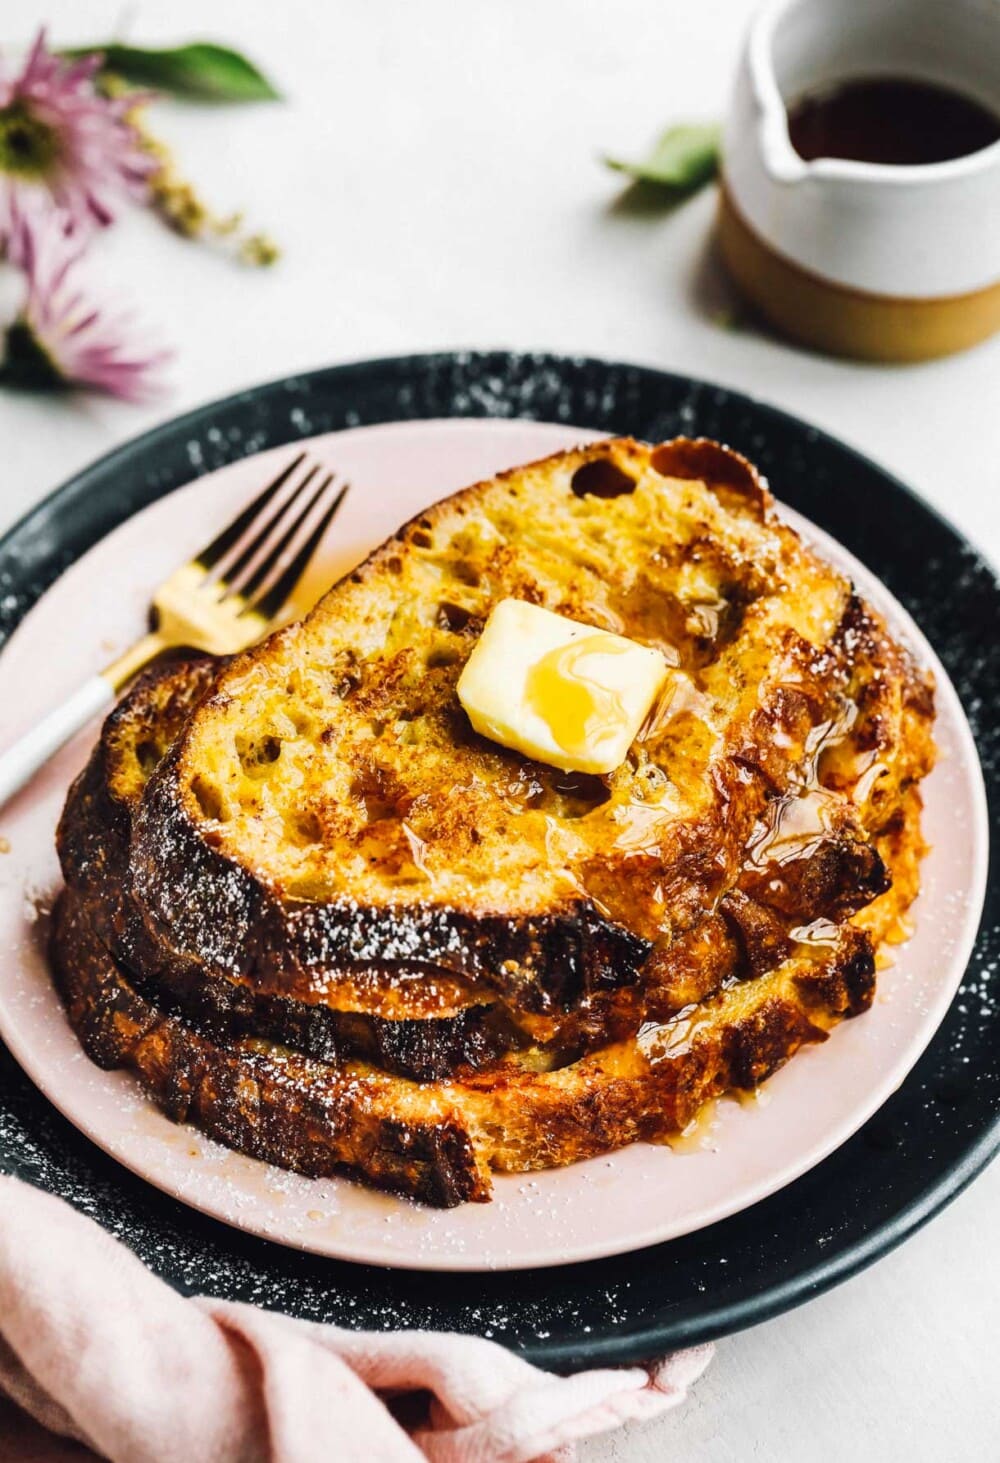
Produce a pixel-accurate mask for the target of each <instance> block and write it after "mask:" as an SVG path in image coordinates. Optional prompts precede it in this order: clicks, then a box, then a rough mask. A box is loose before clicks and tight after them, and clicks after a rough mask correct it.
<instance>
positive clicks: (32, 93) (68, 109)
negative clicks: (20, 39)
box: [0, 30, 159, 250]
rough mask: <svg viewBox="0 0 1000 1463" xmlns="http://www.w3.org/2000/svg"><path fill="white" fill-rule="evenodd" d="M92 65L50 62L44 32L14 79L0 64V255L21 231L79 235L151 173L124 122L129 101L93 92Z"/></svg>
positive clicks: (88, 60) (103, 220)
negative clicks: (46, 230) (53, 229)
mask: <svg viewBox="0 0 1000 1463" xmlns="http://www.w3.org/2000/svg"><path fill="white" fill-rule="evenodd" d="M100 64H101V57H100V56H86V57H84V58H83V59H82V60H78V61H65V60H63V59H62V58H60V57H59V56H55V55H53V54H52V53H51V52H50V51H49V50H47V48H46V44H45V32H44V30H41V31H39V33H38V37H37V39H36V40H35V43H34V45H33V46H32V48H31V52H30V54H29V55H28V58H27V60H26V61H25V63H24V65H23V67H22V68H21V70H20V72H18V73H16V74H11V73H10V72H9V71H8V70H6V69H5V68H3V66H2V64H0V249H2V248H3V247H4V246H5V245H6V247H7V248H8V250H9V249H10V246H11V241H12V239H13V238H14V237H15V236H16V234H17V230H18V228H19V227H20V226H21V225H26V226H28V227H33V228H36V229H40V228H44V227H45V226H46V225H50V226H53V227H56V228H58V229H59V230H60V232H62V233H64V234H73V235H77V236H86V234H87V233H88V232H90V231H91V230H92V229H94V228H98V227H102V226H103V225H105V224H108V223H110V222H111V220H112V218H113V217H114V212H113V210H114V204H115V203H116V202H117V201H118V199H119V198H121V197H122V196H124V195H128V194H133V195H139V194H141V192H142V190H143V188H144V185H145V180H146V179H147V178H148V176H149V174H150V173H151V172H153V171H155V169H156V168H157V167H158V166H159V164H158V163H157V162H156V161H155V159H154V158H153V157H151V156H150V154H149V153H148V152H146V151H145V150H144V149H143V147H142V144H141V141H140V138H139V134H138V133H137V132H136V130H135V128H134V127H133V126H132V125H131V124H130V122H129V121H128V118H127V113H128V111H129V109H130V108H131V107H133V106H135V105H136V100H137V98H136V97H135V95H133V96H131V97H127V98H126V97H117V98H109V97H104V96H102V95H101V94H100V93H99V92H98V91H97V90H96V89H95V87H94V74H95V72H96V71H97V70H98V68H99V67H100Z"/></svg>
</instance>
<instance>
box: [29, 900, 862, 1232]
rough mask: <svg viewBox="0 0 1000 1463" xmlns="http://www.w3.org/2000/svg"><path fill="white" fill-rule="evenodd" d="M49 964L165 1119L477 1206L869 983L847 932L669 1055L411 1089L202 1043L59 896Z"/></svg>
mask: <svg viewBox="0 0 1000 1463" xmlns="http://www.w3.org/2000/svg"><path fill="white" fill-rule="evenodd" d="M52 959H53V967H54V970H55V973H56V979H57V982H58V985H59V989H60V992H61V994H62V996H63V1000H64V1002H65V1004H66V1009H67V1013H68V1015H69V1019H70V1022H71V1024H72V1026H73V1028H74V1030H75V1031H76V1032H77V1033H78V1035H79V1036H80V1039H81V1041H82V1043H83V1045H84V1047H85V1049H86V1050H87V1052H88V1054H89V1055H90V1056H91V1057H92V1058H93V1060H94V1061H96V1062H97V1063H98V1064H99V1065H101V1066H104V1067H118V1066H124V1067H129V1068H131V1069H132V1070H134V1071H135V1072H137V1073H138V1074H139V1076H140V1077H141V1078H142V1080H143V1083H144V1085H145V1086H146V1088H147V1090H148V1091H149V1092H150V1094H151V1095H152V1096H153V1098H154V1099H155V1101H156V1102H157V1104H158V1105H159V1106H160V1107H161V1108H162V1109H163V1110H164V1111H165V1112H166V1113H167V1114H168V1116H170V1117H172V1118H173V1119H174V1120H175V1121H188V1122H192V1123H193V1124H194V1125H195V1126H197V1127H199V1128H201V1129H202V1130H203V1131H204V1132H206V1133H207V1134H208V1135H209V1136H210V1137H213V1138H216V1139H218V1140H219V1141H221V1142H224V1143H226V1144H228V1146H230V1147H233V1148H237V1149H239V1150H240V1151H241V1152H244V1153H248V1154H250V1155H251V1156H252V1157H255V1158H261V1159H264V1160H265V1161H267V1162H270V1163H276V1164H279V1165H280V1166H282V1167H284V1168H290V1169H293V1170H295V1171H297V1172H300V1173H305V1174H309V1175H311V1176H326V1175H329V1174H333V1173H341V1172H344V1173H348V1174H351V1175H352V1176H355V1177H362V1178H364V1180H365V1181H366V1182H367V1183H369V1184H372V1185H373V1186H375V1187H378V1188H386V1189H390V1190H393V1191H395V1192H398V1193H402V1194H407V1195H409V1196H411V1197H413V1198H415V1199H419V1200H421V1201H423V1202H425V1203H429V1204H433V1205H438V1206H446V1207H447V1206H451V1205H454V1204H458V1203H461V1202H463V1201H466V1200H483V1199H486V1198H488V1197H489V1194H490V1183H489V1176H488V1175H489V1170H490V1169H491V1168H495V1169H499V1170H504V1171H508V1172H511V1171H513V1172H520V1171H525V1170H531V1169H537V1168H550V1167H556V1166H560V1165H564V1164H567V1163H573V1162H576V1161H578V1160H579V1159H582V1158H588V1157H593V1156H596V1155H597V1154H600V1153H604V1152H607V1151H608V1150H610V1149H613V1148H617V1147H621V1146H623V1145H625V1144H627V1143H632V1142H635V1141H638V1140H645V1141H658V1140H662V1139H664V1138H666V1137H668V1136H669V1135H670V1134H671V1133H674V1132H676V1131H678V1130H679V1129H681V1128H683V1127H684V1126H685V1125H686V1124H687V1123H688V1122H690V1121H691V1119H692V1118H693V1117H694V1115H695V1114H696V1113H697V1111H698V1109H699V1108H700V1107H701V1106H702V1104H703V1103H704V1102H705V1101H707V1100H709V1099H711V1098H712V1097H717V1096H720V1095H721V1094H722V1093H723V1092H725V1091H728V1090H729V1089H730V1088H732V1087H734V1086H739V1087H752V1086H754V1085H756V1084H757V1083H759V1082H761V1081H763V1080H764V1079H765V1078H766V1077H767V1076H769V1075H770V1074H771V1073H772V1072H773V1071H774V1070H776V1068H777V1067H778V1066H780V1065H781V1064H782V1063H783V1062H784V1061H786V1060H787V1059H788V1058H789V1057H790V1056H791V1055H793V1054H794V1052H796V1051H797V1050H798V1049H799V1047H800V1046H802V1045H803V1043H807V1042H812V1041H820V1040H823V1039H824V1037H825V1035H826V1030H827V1028H828V1026H829V1025H831V1024H832V1023H833V1022H834V1021H835V1020H837V1019H839V1018H840V1017H841V1016H843V1015H846V1014H850V1013H852V1012H853V1011H857V1010H860V1009H864V1007H865V1006H866V1005H867V1004H868V1002H869V1001H870V999H871V992H872V990H873V984H874V982H873V971H874V966H873V962H872V959H871V952H870V947H869V945H868V942H867V941H866V940H865V939H864V938H863V937H859V938H858V939H857V940H856V941H853V940H852V941H848V942H846V948H845V950H844V951H843V952H841V953H840V954H838V956H837V957H836V958H832V957H831V958H828V959H826V960H825V961H821V962H817V963H816V968H815V971H814V974H813V979H812V983H811V985H810V986H809V988H808V994H807V996H806V997H805V998H804V997H803V994H802V992H801V991H800V989H799V987H798V985H797V984H796V982H797V980H798V976H797V975H795V974H791V973H789V974H788V975H782V976H780V977H776V978H774V979H773V980H772V981H770V982H766V983H763V984H762V985H761V988H760V989H759V990H755V989H754V987H753V986H752V985H748V986H745V987H743V988H742V991H743V993H744V995H745V999H743V1000H742V1001H738V1002H737V1001H734V1000H732V999H730V1000H729V1003H728V1004H729V1006H731V1007H732V1010H731V1012H730V1011H729V1010H728V1008H727V998H726V997H718V998H716V999H717V1001H718V1010H717V1011H711V1012H704V1011H703V1012H701V1014H700V1017H699V1024H700V1030H694V1031H693V1032H692V1034H691V1036H690V1039H689V1043H688V1045H687V1046H686V1047H685V1048H684V1049H678V1050H677V1051H676V1054H675V1055H670V1056H667V1055H666V1054H667V1053H668V1052H669V1051H670V1048H671V1043H674V1045H675V1046H676V1042H675V1040H674V1036H673V1034H670V1035H668V1036H664V1037H663V1038H662V1041H663V1053H662V1054H661V1055H657V1052H656V1049H655V1043H654V1041H653V1040H652V1039H650V1040H648V1041H647V1042H646V1043H645V1045H643V1044H642V1043H641V1042H636V1041H633V1042H630V1043H623V1044H620V1045H618V1046H615V1047H611V1048H608V1049H607V1050H606V1051H604V1052H600V1053H596V1054H594V1055H592V1056H590V1057H587V1058H584V1059H583V1060H582V1061H581V1062H579V1063H576V1064H574V1065H573V1066H571V1067H567V1068H562V1069H560V1070H558V1071H556V1072H551V1073H544V1074H537V1073H533V1072H530V1071H525V1070H523V1069H519V1068H517V1066H516V1065H515V1066H511V1065H510V1064H507V1063H498V1064H496V1065H494V1067H492V1068H489V1069H484V1070H482V1071H480V1072H477V1073H475V1074H471V1075H470V1076H469V1077H468V1078H467V1080H466V1081H465V1082H463V1083H457V1082H451V1083H445V1082H442V1083H438V1084H427V1083H425V1084H417V1083H413V1082H410V1081H408V1080H407V1079H405V1078H401V1077H391V1076H388V1075H387V1074H385V1073H381V1072H377V1071H375V1070H374V1069H372V1068H368V1067H365V1066H363V1065H362V1064H360V1063H350V1064H346V1065H333V1064H323V1063H320V1062H317V1061H315V1060H313V1059H310V1058H306V1057H302V1056H299V1055H297V1054H295V1053H290V1052H287V1051H284V1050H282V1049H281V1048H278V1047H272V1046H269V1045H268V1044H266V1043H263V1042H259V1041H256V1042H255V1041H236V1042H230V1043H226V1044H220V1043H217V1042H213V1041H212V1040H211V1039H210V1038H209V1037H207V1036H206V1035H205V1034H204V1033H202V1032H199V1031H196V1030H195V1029H193V1028H192V1027H190V1026H188V1025H187V1024H186V1023H185V1022H183V1021H181V1020H180V1019H179V1018H177V1017H173V1016H170V1015H165V1014H164V1013H163V1012H162V1011H160V1010H158V1009H157V1008H156V1006H154V1005H152V1004H151V1003H149V1002H148V1001H147V1000H145V999H144V998H143V997H142V996H141V995H140V994H139V993H138V992H137V991H136V990H135V988H134V986H133V985H132V984H131V982H130V981H129V979H128V976H127V975H126V973H125V972H124V971H123V970H122V969H121V968H120V967H119V966H118V965H116V964H115V962H114V961H113V959H112V958H111V956H110V954H109V953H108V951H107V950H106V949H105V948H104V947H103V946H102V945H101V944H100V943H99V942H98V941H97V940H95V938H94V935H93V930H92V927H91V924H90V922H89V920H88V919H87V917H86V914H85V912H81V910H80V908H79V907H78V906H77V905H76V904H75V903H74V899H73V896H72V895H71V894H66V895H63V896H62V897H61V899H60V901H59V904H58V906H57V909H56V911H55V917H54V927H53V943H52ZM820 967H822V968H820ZM685 1019H686V1018H685ZM685 1019H682V1020H681V1021H680V1022H679V1023H675V1025H676V1026H677V1027H678V1029H680V1028H682V1027H683V1026H684V1024H685ZM682 1036H683V1033H682Z"/></svg>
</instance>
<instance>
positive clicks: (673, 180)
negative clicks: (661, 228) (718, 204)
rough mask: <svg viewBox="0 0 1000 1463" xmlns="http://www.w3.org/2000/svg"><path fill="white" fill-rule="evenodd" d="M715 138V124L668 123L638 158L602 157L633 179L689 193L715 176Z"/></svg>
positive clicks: (716, 132)
mask: <svg viewBox="0 0 1000 1463" xmlns="http://www.w3.org/2000/svg"><path fill="white" fill-rule="evenodd" d="M719 140H720V129H719V128H718V127H715V126H709V125H702V126H691V125H688V126H683V125H682V126H677V127H668V128H667V130H666V132H664V133H663V134H662V135H661V136H660V138H659V139H658V140H657V142H656V143H655V145H654V146H653V148H652V149H651V151H650V152H649V153H648V154H647V155H646V157H645V158H643V160H642V161H641V162H626V161H624V160H622V159H620V158H613V157H608V158H605V159H604V161H605V162H606V163H607V165H608V167H609V168H614V169H615V170H616V171H617V172H619V173H627V174H628V176H629V177H630V178H633V179H634V180H635V182H637V183H651V184H653V185H654V186H655V187H658V188H669V189H670V190H671V192H673V193H678V194H683V193H693V192H694V191H695V190H696V189H697V188H702V187H704V185H705V184H706V183H708V182H710V181H711V179H712V178H714V177H715V174H716V172H717V170H718V166H719Z"/></svg>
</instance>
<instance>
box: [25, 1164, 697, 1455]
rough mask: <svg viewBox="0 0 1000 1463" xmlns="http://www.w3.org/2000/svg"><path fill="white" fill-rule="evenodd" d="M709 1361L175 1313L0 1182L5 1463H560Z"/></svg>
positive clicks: (218, 1305) (673, 1401)
mask: <svg viewBox="0 0 1000 1463" xmlns="http://www.w3.org/2000/svg"><path fill="white" fill-rule="evenodd" d="M711 1355H712V1348H711V1347H710V1346H701V1347H695V1348H694V1349H692V1350H690V1351H682V1352H678V1353H677V1354H676V1355H674V1356H671V1357H668V1358H667V1359H666V1361H663V1362H660V1363H658V1364H657V1365H655V1366H653V1367H649V1368H646V1367H628V1368H621V1369H613V1370H612V1369H607V1370H601V1371H590V1372H581V1373H579V1374H578V1375H576V1376H572V1377H557V1376H553V1375H551V1374H549V1373H548V1372H543V1371H539V1369H538V1368H537V1367H534V1366H531V1365H530V1364H529V1363H528V1362H526V1361H522V1360H520V1359H519V1358H518V1357H516V1356H514V1355H513V1354H512V1353H511V1352H509V1351H505V1350H504V1348H503V1347H501V1346H498V1345H497V1344H496V1343H494V1342H492V1341H483V1340H479V1339H478V1338H475V1337H469V1336H457V1335H448V1334H436V1333H433V1332H428V1331H397V1332H389V1333H381V1332H379V1333H374V1332H361V1331H345V1330H340V1329H338V1328H337V1327H335V1326H323V1325H318V1324H315V1323H312V1322H308V1321H296V1320H292V1319H290V1318H289V1317H287V1316H282V1315H278V1314H276V1313H274V1312H271V1311H262V1310H258V1309H256V1308H255V1307H254V1306H249V1305H238V1304H235V1303H233V1302H228V1301H220V1300H212V1299H210V1298H208V1297H199V1298H197V1299H195V1300H186V1299H184V1298H183V1297H182V1296H180V1295H178V1294H177V1293H176V1292H175V1291H173V1290H172V1289H171V1288H170V1287H169V1286H168V1285H166V1284H165V1283H164V1282H163V1281H162V1280H158V1279H157V1278H156V1277H155V1276H154V1275H152V1274H151V1273H150V1272H149V1271H148V1270H146V1269H145V1267H144V1266H143V1265H142V1264H141V1263H140V1261H139V1260H138V1259H136V1257H135V1256H134V1255H133V1254H132V1253H131V1251H130V1250H128V1249H126V1248H125V1246H124V1245H121V1244H119V1243H118V1241H117V1240H115V1239H113V1238H112V1237H111V1236H110V1235H108V1234H106V1233H105V1232H104V1231H103V1230H102V1229H100V1228H99V1226H98V1225H96V1224H94V1223H93V1222H92V1221H91V1220H89V1219H86V1218H84V1217H83V1216H82V1215H80V1214H78V1213H77V1212H76V1211H75V1210H74V1209H72V1208H70V1206H69V1205H67V1204H64V1203H63V1202H62V1201H61V1200H59V1199H55V1198H53V1197H52V1196H51V1195H49V1194H44V1193H42V1192H40V1191H39V1190H37V1189H34V1188H31V1187H30V1186H29V1185H27V1184H23V1183H20V1182H19V1181H18V1180H16V1179H12V1178H3V1177H0V1458H2V1459H3V1460H4V1463H73V1460H84V1459H88V1458H92V1457H93V1456H94V1454H97V1455H98V1456H99V1457H104V1458H108V1459H111V1460H112V1463H320V1460H323V1463H330V1460H336V1463H407V1460H416V1463H419V1460H421V1459H430V1460H431V1463H529V1460H536V1459H537V1460H540V1463H541V1460H551V1463H566V1460H569V1459H571V1458H572V1457H573V1451H574V1447H573V1445H574V1443H575V1442H576V1441H578V1440H579V1439H582V1438H585V1437H589V1436H591V1435H592V1434H594V1433H599V1432H604V1431H606V1430H608V1429H610V1428H613V1427H616V1426H618V1425H619V1424H620V1423H623V1422H627V1421H631V1420H633V1419H637V1418H647V1417H654V1416H656V1415H657V1414H658V1413H661V1412H665V1411H667V1410H668V1409H669V1408H671V1407H676V1406H677V1405H678V1403H680V1402H682V1401H683V1400H684V1398H685V1396H686V1393H687V1389H688V1387H690V1385H691V1384H692V1383H693V1382H694V1381H695V1380H696V1378H697V1377H698V1376H700V1374H701V1373H702V1372H703V1371H704V1369H705V1367H706V1366H707V1365H708V1362H709V1360H710V1358H711ZM428 1394H429V1400H428V1401H427V1405H426V1406H420V1407H416V1406H413V1405H411V1406H409V1407H408V1408H407V1407H402V1406H400V1403H401V1402H403V1403H406V1402H409V1403H410V1404H416V1403H421V1402H422V1401H423V1399H424V1398H427V1397H428ZM4 1395H5V1396H6V1398H7V1399H9V1401H4V1400H3V1397H4ZM386 1399H390V1400H391V1402H392V1404H393V1408H394V1410H395V1411H396V1412H399V1413H400V1414H401V1415H413V1416H417V1417H419V1421H416V1422H410V1423H408V1424H407V1425H406V1426H404V1425H403V1423H402V1422H400V1421H398V1420H397V1418H396V1416H394V1415H393V1411H390V1408H389V1406H387V1405H386Z"/></svg>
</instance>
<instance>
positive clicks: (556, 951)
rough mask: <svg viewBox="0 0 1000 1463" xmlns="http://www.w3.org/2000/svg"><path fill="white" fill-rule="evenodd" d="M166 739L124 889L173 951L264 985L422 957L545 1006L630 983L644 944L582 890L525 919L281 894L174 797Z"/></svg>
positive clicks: (550, 1008)
mask: <svg viewBox="0 0 1000 1463" xmlns="http://www.w3.org/2000/svg"><path fill="white" fill-rule="evenodd" d="M179 752H180V747H179V746H178V747H175V748H174V749H172V751H171V752H169V753H168V754H167V756H166V757H165V758H164V760H163V762H162V763H161V764H160V766H159V767H158V768H157V769H156V771H155V772H154V774H153V776H152V778H151V779H150V782H149V784H148V786H147V789H146V792H145V795H144V797H143V800H142V804H141V806H140V808H139V809H138V811H137V814H136V816H135V819H134V822H133V829H132V844H131V850H130V858H129V863H130V869H131V879H132V884H131V887H132V891H133V893H134V895H135V897H136V899H137V901H138V904H139V906H140V907H141V909H142V910H143V912H144V914H145V916H146V919H147V922H148V924H149V925H150V929H151V933H152V935H153V937H154V938H155V939H156V941H157V943H158V944H161V945H162V946H164V947H165V948H168V949H169V950H170V951H171V953H172V954H173V955H175V956H177V957H180V958H181V959H191V960H196V961H199V962H204V963H205V964H208V965H212V966H216V967H217V968H219V969H221V970H223V971H229V972H232V973H234V974H235V973H241V974H244V975H249V976H250V977H251V978H254V979H256V980H258V981H261V982H262V983H265V984H267V985H269V986H270V987H271V988H272V989H275V990H280V989H281V988H282V986H283V985H284V984H287V985H288V987H289V988H294V986H295V985H296V984H297V983H299V982H301V981H302V980H303V979H308V978H309V973H310V969H311V968H312V969H319V970H335V969H338V968H344V967H348V966H351V965H364V964H367V963H373V964H377V963H379V962H380V961H385V960H387V959H388V960H403V961H405V960H408V959H410V960H413V959H416V960H420V961H422V962H423V963H426V964H433V965H437V966H440V967H441V968H442V969H444V970H449V971H453V972H454V973H456V974H458V975H461V976H464V977H466V978H467V979H471V980H475V981H482V982H484V983H486V984H488V985H490V986H492V987H493V988H495V989H496V990H497V991H498V992H499V993H500V994H501V995H502V996H503V997H504V998H506V999H507V1000H510V1001H511V1002H512V1003H514V1004H516V1005H518V1006H520V1007H521V1008H522V1009H523V1010H526V1011H532V1012H536V1013H539V1014H548V1013H551V1012H555V1011H560V1010H563V1011H564V1010H568V1009H569V1008H570V1007H571V1006H572V1005H574V1004H575V1003H577V1002H578V1001H580V1000H583V999H586V998H587V997H588V996H590V995H592V994H595V993H596V992H599V991H601V990H607V989H610V988H613V987H616V986H620V985H625V984H630V983H632V982H634V981H635V980H636V979H637V977H638V974H639V970H640V968H641V966H642V965H643V963H644V961H645V959H646V957H647V956H648V954H649V951H650V950H651V948H652V946H651V944H650V942H649V941H648V940H645V939H642V938H640V937H639V936H637V935H634V934H632V933H631V932H630V931H628V930H626V929H625V928H624V927H623V926H622V925H619V924H615V923H614V922H612V921H610V920H608V919H606V918H604V917H603V916H602V915H601V914H600V913H599V912H598V910H597V909H596V908H595V907H594V905H593V904H591V903H590V902H589V901H587V900H584V899H574V900H572V901H567V903H566V904H565V905H563V906H562V907H561V908H559V909H557V910H554V911H552V912H551V913H544V914H540V915H537V916H533V917H531V918H527V919H521V918H518V919H515V918H512V917H510V916H506V915H500V914H496V915H490V914H483V915H475V916H474V915H470V914H467V913H465V912H464V911H461V910H455V909H451V908H448V907H446V906H437V905H430V904H410V905H407V906H406V907H405V908H404V907H396V906H393V905H388V906H385V907H375V906H359V905H357V904H355V903H353V902H352V901H349V900H331V901H329V902H327V903H323V904H318V903H307V902H306V901H298V900H296V901H291V900H282V899H281V898H279V897H277V896H276V895H273V894H272V893H270V892H269V891H268V890H267V889H265V888H263V887H262V886H261V885H260V883H259V882H258V881H257V880H256V879H255V878H254V876H253V875H252V874H251V873H250V872H249V871H248V870H246V869H245V868H244V867H243V866H242V865H241V864H239V863H237V862H236V861H235V860H232V859H229V858H228V857H226V856H225V855H223V854H222V853H220V852H219V851H218V850H217V849H214V848H212V847H210V845H209V844H208V842H207V841H206V839H205V838H204V836H203V830H202V829H200V828H199V827H198V826H197V825H196V824H195V823H194V821H193V820H192V819H191V817H190V816H189V814H188V812H187V810H186V808H185V806H184V799H183V792H182V788H181V785H180V778H179V774H178V766H177V763H178V754H179Z"/></svg>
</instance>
